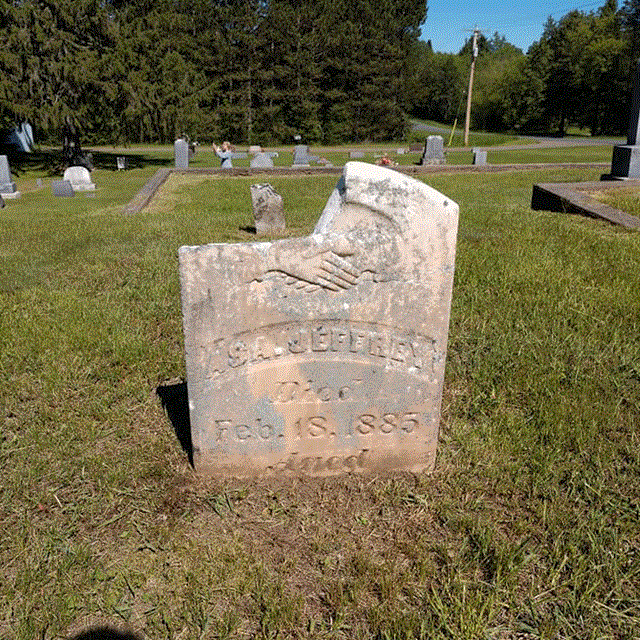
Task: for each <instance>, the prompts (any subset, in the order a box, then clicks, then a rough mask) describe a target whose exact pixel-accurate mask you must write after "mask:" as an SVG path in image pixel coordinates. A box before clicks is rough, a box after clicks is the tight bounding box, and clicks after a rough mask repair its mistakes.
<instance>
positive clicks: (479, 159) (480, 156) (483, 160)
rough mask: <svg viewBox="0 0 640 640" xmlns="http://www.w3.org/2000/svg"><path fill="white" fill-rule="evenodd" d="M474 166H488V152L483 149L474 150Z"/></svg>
mask: <svg viewBox="0 0 640 640" xmlns="http://www.w3.org/2000/svg"><path fill="white" fill-rule="evenodd" d="M473 164H474V165H477V166H480V167H483V166H484V165H486V164H487V152H486V151H485V150H483V149H476V148H475V147H474V149H473Z"/></svg>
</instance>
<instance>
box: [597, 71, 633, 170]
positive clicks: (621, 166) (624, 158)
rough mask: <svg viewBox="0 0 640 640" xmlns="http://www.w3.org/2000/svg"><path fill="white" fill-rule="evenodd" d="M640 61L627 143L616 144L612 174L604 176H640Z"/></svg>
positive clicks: (612, 160)
mask: <svg viewBox="0 0 640 640" xmlns="http://www.w3.org/2000/svg"><path fill="white" fill-rule="evenodd" d="M638 142H640V62H638V64H637V66H636V72H635V76H634V79H633V94H632V98H631V112H630V114H629V130H628V133H627V144H625V145H615V146H614V147H613V157H612V159H611V174H609V175H605V176H602V177H603V178H609V179H614V180H616V179H617V180H621V179H633V180H637V179H639V178H640V144H638Z"/></svg>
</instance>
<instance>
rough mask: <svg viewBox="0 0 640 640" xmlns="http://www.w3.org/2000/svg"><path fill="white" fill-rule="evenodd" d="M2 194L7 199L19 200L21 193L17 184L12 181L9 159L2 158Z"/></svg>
mask: <svg viewBox="0 0 640 640" xmlns="http://www.w3.org/2000/svg"><path fill="white" fill-rule="evenodd" d="M0 193H1V194H2V197H3V198H5V199H7V200H8V199H10V198H19V197H20V191H18V189H17V187H16V183H15V182H14V181H13V180H12V179H11V169H9V158H7V156H0Z"/></svg>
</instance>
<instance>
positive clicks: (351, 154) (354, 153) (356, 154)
mask: <svg viewBox="0 0 640 640" xmlns="http://www.w3.org/2000/svg"><path fill="white" fill-rule="evenodd" d="M349 158H351V159H353V160H357V159H358V158H364V151H349Z"/></svg>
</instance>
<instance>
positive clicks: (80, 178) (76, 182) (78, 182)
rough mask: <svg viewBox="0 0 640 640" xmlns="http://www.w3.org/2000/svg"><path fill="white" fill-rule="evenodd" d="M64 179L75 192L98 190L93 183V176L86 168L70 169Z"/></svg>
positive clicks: (66, 170) (65, 173)
mask: <svg viewBox="0 0 640 640" xmlns="http://www.w3.org/2000/svg"><path fill="white" fill-rule="evenodd" d="M62 179H63V180H68V181H69V182H70V183H71V186H72V187H73V190H74V191H95V188H96V185H95V184H94V183H93V182H91V174H90V173H89V171H88V170H87V169H86V168H85V167H68V168H67V169H65V172H64V175H63V176H62Z"/></svg>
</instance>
